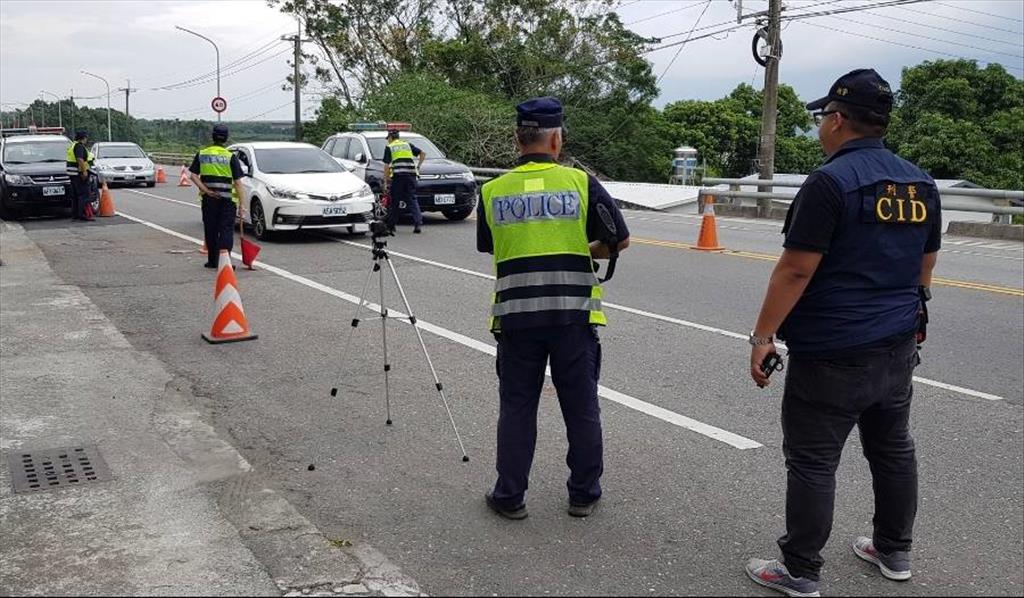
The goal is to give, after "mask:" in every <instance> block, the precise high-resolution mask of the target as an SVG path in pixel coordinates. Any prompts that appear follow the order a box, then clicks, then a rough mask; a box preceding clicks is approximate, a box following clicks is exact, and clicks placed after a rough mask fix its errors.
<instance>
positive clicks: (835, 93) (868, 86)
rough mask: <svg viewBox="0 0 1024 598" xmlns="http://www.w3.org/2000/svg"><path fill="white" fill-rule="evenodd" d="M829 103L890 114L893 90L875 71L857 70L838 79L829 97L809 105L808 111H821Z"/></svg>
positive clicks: (830, 90)
mask: <svg viewBox="0 0 1024 598" xmlns="http://www.w3.org/2000/svg"><path fill="white" fill-rule="evenodd" d="M829 102H843V103H846V104H853V105H855V106H863V107H864V108H868V109H870V110H872V111H874V112H878V113H879V114H889V112H891V111H892V89H891V88H890V87H889V82H888V81H886V80H885V79H883V78H882V77H881V75H879V74H878V73H876V72H875V70H874V69H857V70H855V71H850V72H849V73H846V74H845V75H843V76H842V77H839V78H838V79H836V82H835V83H833V84H832V87H831V89H829V92H828V95H827V96H825V97H823V98H821V99H818V100H814V101H813V102H811V103H810V104H807V109H808V110H821V109H822V108H824V107H825V106H827V105H828V103H829Z"/></svg>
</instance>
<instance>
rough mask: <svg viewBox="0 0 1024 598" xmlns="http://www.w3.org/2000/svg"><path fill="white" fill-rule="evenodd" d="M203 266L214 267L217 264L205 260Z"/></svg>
mask: <svg viewBox="0 0 1024 598" xmlns="http://www.w3.org/2000/svg"><path fill="white" fill-rule="evenodd" d="M203 266H205V267H207V268H216V267H217V264H211V263H210V262H206V263H205V264H203Z"/></svg>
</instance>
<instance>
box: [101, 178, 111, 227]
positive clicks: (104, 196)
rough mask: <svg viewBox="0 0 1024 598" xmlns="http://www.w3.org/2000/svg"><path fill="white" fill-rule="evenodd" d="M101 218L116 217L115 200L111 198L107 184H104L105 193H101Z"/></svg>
mask: <svg viewBox="0 0 1024 598" xmlns="http://www.w3.org/2000/svg"><path fill="white" fill-rule="evenodd" d="M99 215H100V216H102V217H104V218H106V217H108V216H113V215H114V199H113V198H112V197H111V196H110V189H109V188H107V182H106V181H104V182H103V191H102V192H100V213H99Z"/></svg>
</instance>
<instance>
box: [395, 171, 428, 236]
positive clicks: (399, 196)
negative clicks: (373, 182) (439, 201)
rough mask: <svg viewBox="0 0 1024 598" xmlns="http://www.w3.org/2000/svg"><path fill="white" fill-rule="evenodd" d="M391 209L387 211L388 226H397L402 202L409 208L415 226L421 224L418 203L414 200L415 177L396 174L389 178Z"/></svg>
mask: <svg viewBox="0 0 1024 598" xmlns="http://www.w3.org/2000/svg"><path fill="white" fill-rule="evenodd" d="M390 192H391V208H390V209H389V210H388V225H389V226H392V227H393V226H395V225H396V224H398V216H399V215H400V214H401V212H402V208H401V207H399V206H401V205H402V202H405V205H406V206H408V207H409V212H410V213H412V221H413V224H415V225H416V226H421V225H422V224H423V214H422V213H421V212H420V202H419V201H417V200H416V177H415V176H412V175H408V174H396V175H394V176H392V177H391V190H390Z"/></svg>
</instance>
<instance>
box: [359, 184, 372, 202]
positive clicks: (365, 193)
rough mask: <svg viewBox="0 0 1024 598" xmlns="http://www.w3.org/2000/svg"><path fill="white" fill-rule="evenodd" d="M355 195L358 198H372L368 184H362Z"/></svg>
mask: <svg viewBox="0 0 1024 598" xmlns="http://www.w3.org/2000/svg"><path fill="white" fill-rule="evenodd" d="M355 196H356V197H357V198H360V199H369V198H372V197H373V189H371V188H370V186H369V185H363V187H362V189H360V190H359V191H358V192H357V193H356V195H355Z"/></svg>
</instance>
